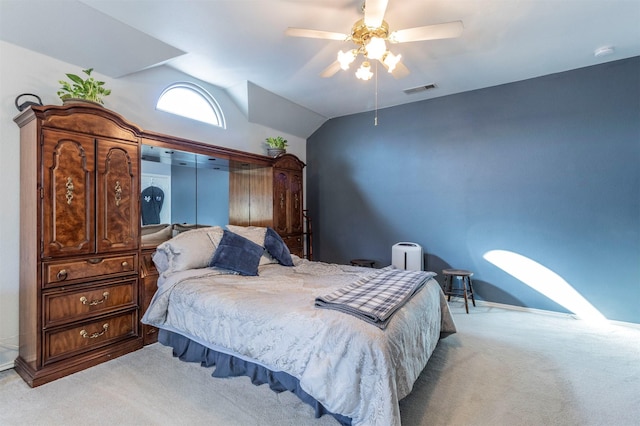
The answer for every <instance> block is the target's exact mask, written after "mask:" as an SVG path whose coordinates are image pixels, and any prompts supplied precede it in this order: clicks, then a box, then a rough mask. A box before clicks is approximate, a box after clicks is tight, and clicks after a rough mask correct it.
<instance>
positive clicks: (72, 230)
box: [41, 130, 95, 257]
mask: <svg viewBox="0 0 640 426" xmlns="http://www.w3.org/2000/svg"><path fill="white" fill-rule="evenodd" d="M43 133H44V135H43V137H44V140H43V145H42V146H43V148H42V150H43V151H42V157H43V171H42V172H43V188H42V192H41V194H42V207H43V208H42V212H43V218H42V221H43V226H42V229H43V234H44V235H43V256H44V257H56V256H69V255H77V254H88V253H92V252H93V251H94V247H95V240H94V238H95V237H94V232H93V229H94V226H95V224H94V198H93V197H94V194H93V184H94V183H93V179H94V177H93V176H94V140H93V138H91V137H87V136H82V135H76V134H73V133H66V132H59V131H53V130H45V131H44V132H43Z"/></svg>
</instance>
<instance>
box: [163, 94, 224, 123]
mask: <svg viewBox="0 0 640 426" xmlns="http://www.w3.org/2000/svg"><path fill="white" fill-rule="evenodd" d="M156 109H159V110H161V111H165V112H169V113H171V114H176V115H181V116H183V117H187V118H191V119H193V120H198V121H202V122H204V123H209V124H211V125H214V126H218V127H222V128H223V129H224V128H226V124H225V122H224V115H222V110H221V109H220V105H218V102H216V100H215V99H214V98H213V96H211V95H210V94H209V92H207V91H206V90H204V89H203V88H202V87H200V86H197V85H195V84H193V83H174V84H172V85H171V86H169V87H167V88H166V89H164V91H163V92H162V94H161V95H160V98H159V99H158V103H157V104H156Z"/></svg>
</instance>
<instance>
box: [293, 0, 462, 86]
mask: <svg viewBox="0 0 640 426" xmlns="http://www.w3.org/2000/svg"><path fill="white" fill-rule="evenodd" d="M387 3H388V0H366V2H365V4H364V6H363V11H364V18H363V19H360V20H358V21H356V23H355V24H353V27H352V28H351V34H341V33H335V32H331V31H321V30H310V29H303V28H289V29H287V31H286V32H285V34H287V35H289V36H293V37H310V38H321V39H327V40H342V41H351V42H353V43H355V44H356V45H357V48H355V49H350V50H347V51H342V50H340V51H339V52H338V55H337V60H336V61H335V62H334V63H333V64H331V65H329V67H327V68H326V69H325V70H324V71H323V72H322V73H321V74H320V75H321V76H322V77H331V76H333V75H334V74H335V73H336V72H338V71H339V70H340V69H342V70H348V69H349V67H350V66H351V64H352V63H353V62H354V61H355V60H356V58H357V57H358V55H360V54H361V55H362V56H364V61H363V62H362V64H361V65H360V67H359V68H358V70H357V71H356V73H355V74H356V77H357V78H359V79H361V80H370V79H371V77H372V75H373V74H372V72H371V63H370V61H376V60H377V61H379V62H380V63H381V64H382V65H383V66H384V67H385V69H386V70H387V71H388V72H389V73H391V74H392V75H393V76H394V77H395V78H402V77H404V76H405V75H407V74H408V73H409V70H408V69H407V67H405V66H404V65H402V64H401V63H400V59H401V55H395V54H393V53H392V52H391V51H390V50H388V49H387V42H389V43H406V42H412V41H424V40H436V39H444V38H454V37H459V36H460V35H461V34H462V30H463V26H462V22H461V21H454V22H447V23H443V24H435V25H427V26H423V27H416V28H407V29H404V30H398V31H394V32H389V24H388V23H387V22H386V21H385V20H384V19H383V18H384V14H385V12H386V9H387Z"/></svg>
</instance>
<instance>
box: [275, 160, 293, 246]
mask: <svg viewBox="0 0 640 426" xmlns="http://www.w3.org/2000/svg"><path fill="white" fill-rule="evenodd" d="M288 188H289V175H288V174H287V173H285V172H280V171H278V172H276V173H275V177H274V185H273V197H274V200H273V201H274V205H275V208H274V211H273V229H275V231H276V232H278V233H281V234H282V233H287V232H288V226H287V225H288V224H287V210H288V209H287V206H288V205H289V198H288V196H289V191H288Z"/></svg>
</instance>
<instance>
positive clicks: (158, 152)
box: [140, 141, 273, 247]
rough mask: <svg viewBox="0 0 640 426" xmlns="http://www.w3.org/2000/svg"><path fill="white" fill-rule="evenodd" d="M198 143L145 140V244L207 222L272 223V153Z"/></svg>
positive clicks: (141, 209) (208, 224) (164, 238)
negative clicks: (189, 144) (191, 150)
mask: <svg viewBox="0 0 640 426" xmlns="http://www.w3.org/2000/svg"><path fill="white" fill-rule="evenodd" d="M192 145H193V146H187V145H186V144H185V143H182V144H180V145H178V144H167V143H166V142H165V141H160V144H158V145H151V144H142V148H141V159H142V161H141V169H140V170H141V191H142V193H141V196H142V200H141V208H140V212H141V218H140V221H141V225H142V230H141V234H142V245H143V247H155V246H157V245H158V244H160V243H161V242H163V241H166V240H167V239H169V238H171V237H172V236H174V235H176V233H178V232H182V231H186V230H188V229H193V228H196V227H202V226H214V225H219V226H225V225H227V224H233V225H244V226H248V225H255V226H272V222H273V172H272V163H271V159H270V158H266V157H262V156H259V155H255V154H249V153H243V152H240V151H234V150H227V149H225V148H220V147H214V146H207V147H206V148H205V147H203V146H202V145H200V144H195V143H194V144H192ZM174 147H180V148H181V149H174ZM190 148H193V150H194V151H197V152H190V151H189V149H190ZM209 152H211V153H214V154H219V156H217V155H211V154H208V153H209Z"/></svg>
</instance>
